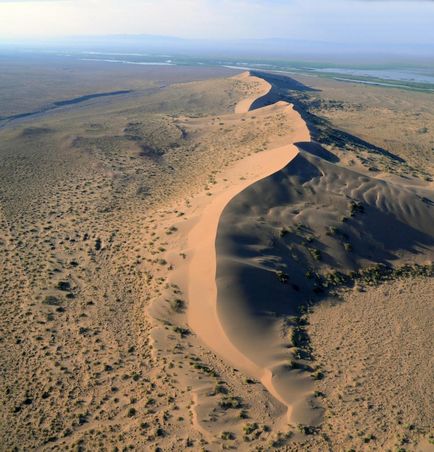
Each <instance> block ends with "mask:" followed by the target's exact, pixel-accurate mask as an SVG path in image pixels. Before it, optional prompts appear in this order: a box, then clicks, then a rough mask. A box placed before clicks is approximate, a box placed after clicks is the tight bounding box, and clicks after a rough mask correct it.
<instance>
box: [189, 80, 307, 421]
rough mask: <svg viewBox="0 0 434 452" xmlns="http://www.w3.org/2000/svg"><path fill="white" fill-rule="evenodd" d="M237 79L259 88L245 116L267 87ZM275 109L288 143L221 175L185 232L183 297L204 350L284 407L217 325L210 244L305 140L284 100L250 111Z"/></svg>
mask: <svg viewBox="0 0 434 452" xmlns="http://www.w3.org/2000/svg"><path fill="white" fill-rule="evenodd" d="M240 77H241V78H243V79H245V78H246V77H249V78H250V79H252V80H255V81H258V82H259V83H260V84H261V85H262V86H261V87H260V90H259V94H258V95H257V96H255V97H250V98H248V99H246V100H244V101H241V102H240V103H239V104H238V105H237V107H236V110H235V111H236V113H237V114H240V115H242V114H248V112H249V110H250V108H251V107H252V105H253V103H254V102H255V101H256V100H258V99H260V98H263V97H266V95H267V93H268V92H269V91H270V90H271V85H270V84H268V83H267V82H265V81H264V80H261V79H258V78H257V77H252V76H250V75H248V74H243V75H241V76H240ZM275 110H277V111H279V112H281V113H282V114H284V115H286V116H288V117H289V118H290V120H291V123H292V125H293V127H292V130H290V131H289V132H288V134H287V135H286V136H285V137H284V138H283V141H284V142H286V143H287V144H285V145H283V146H279V147H277V148H274V149H271V150H267V151H264V152H261V153H258V154H254V155H252V156H250V157H248V158H245V159H243V160H242V161H240V162H238V163H237V164H235V165H234V166H233V167H232V168H231V169H229V170H228V171H227V172H226V173H225V177H226V179H227V180H230V181H232V183H228V184H226V186H224V187H222V188H221V189H220V191H219V193H218V194H216V196H214V197H213V199H212V201H211V202H210V203H209V204H208V205H207V206H206V207H205V209H204V210H203V212H202V213H201V216H200V219H199V221H198V222H197V224H196V225H195V226H194V227H193V228H192V230H191V232H190V233H189V236H188V243H189V248H191V249H193V250H194V254H193V257H192V258H191V261H190V264H189V270H188V281H189V283H188V298H189V302H190V307H189V313H188V321H189V324H190V326H191V327H192V328H193V329H194V331H195V332H196V333H197V334H198V335H199V336H200V338H201V339H202V340H203V341H204V342H205V343H206V344H207V345H208V346H209V347H211V348H212V349H213V350H215V351H216V352H217V353H219V354H220V355H221V356H222V357H224V358H225V359H226V360H227V361H228V362H230V363H231V364H232V365H234V366H236V367H239V368H241V369H243V370H244V371H245V372H246V373H248V374H250V375H252V376H254V377H255V378H258V379H260V380H261V381H262V382H263V384H264V385H265V386H266V388H267V389H268V390H269V391H270V393H271V394H273V395H274V396H275V398H276V399H278V400H280V401H281V402H282V403H283V404H284V405H287V403H286V400H285V398H283V397H282V396H281V395H280V393H279V391H277V390H276V389H275V387H274V382H273V381H272V379H271V378H270V375H271V374H270V372H269V370H268V369H267V368H265V367H264V366H263V364H262V363H261V362H258V361H257V360H256V359H255V358H251V357H249V356H248V355H246V354H245V353H244V351H243V350H241V349H239V347H238V345H237V344H234V343H233V338H232V337H230V336H228V335H227V333H226V331H225V325H224V324H222V323H221V318H220V315H219V307H218V306H217V303H216V301H217V286H216V280H215V275H216V261H217V258H218V256H216V246H215V241H216V235H217V228H218V224H219V221H220V218H221V215H222V212H223V210H224V209H225V208H226V206H227V205H228V204H229V203H230V202H231V200H232V199H233V198H234V197H236V196H237V195H238V194H239V193H241V192H242V191H243V190H245V189H246V188H248V187H249V186H251V185H252V184H254V183H255V182H257V181H259V180H261V179H264V178H267V177H268V176H270V175H272V174H273V173H276V172H277V171H279V170H280V169H282V168H283V167H285V166H286V165H288V164H289V162H291V161H292V160H293V159H294V158H295V157H296V156H297V154H298V149H297V147H296V145H295V143H297V142H304V141H309V140H310V134H309V131H308V129H307V126H306V124H305V123H304V121H303V120H302V118H301V116H300V115H299V114H298V113H297V112H296V111H295V110H294V108H293V106H292V105H290V104H288V103H286V102H276V103H275V104H273V105H270V106H266V107H262V108H260V109H257V110H254V113H255V115H256V116H257V117H258V116H260V115H263V116H265V115H267V114H268V113H269V112H271V111H275ZM250 114H251V113H250ZM233 181H235V183H234V182H233ZM232 312H233V315H234V318H235V319H237V308H236V306H234V307H233V311H232ZM239 320H240V327H241V329H242V328H243V326H242V322H243V320H242V318H240V319H239ZM285 421H286V418H285Z"/></svg>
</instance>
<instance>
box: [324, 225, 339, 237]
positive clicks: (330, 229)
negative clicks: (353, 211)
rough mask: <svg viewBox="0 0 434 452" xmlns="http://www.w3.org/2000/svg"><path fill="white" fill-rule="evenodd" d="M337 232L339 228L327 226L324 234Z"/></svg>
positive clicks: (331, 234)
mask: <svg viewBox="0 0 434 452" xmlns="http://www.w3.org/2000/svg"><path fill="white" fill-rule="evenodd" d="M338 232H339V229H338V228H337V227H336V226H329V227H328V229H327V231H326V235H329V236H333V235H336V234H337V233H338Z"/></svg>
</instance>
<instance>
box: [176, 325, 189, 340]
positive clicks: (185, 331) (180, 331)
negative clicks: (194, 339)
mask: <svg viewBox="0 0 434 452" xmlns="http://www.w3.org/2000/svg"><path fill="white" fill-rule="evenodd" d="M173 331H174V332H175V333H178V334H179V335H180V336H181V337H182V338H184V337H187V336H188V335H190V330H189V329H188V328H184V327H182V326H175V327H173Z"/></svg>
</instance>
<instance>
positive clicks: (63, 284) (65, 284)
mask: <svg viewBox="0 0 434 452" xmlns="http://www.w3.org/2000/svg"><path fill="white" fill-rule="evenodd" d="M56 287H57V288H58V289H59V290H62V291H65V292H67V291H68V290H71V283H70V282H69V281H59V282H58V283H57V286H56Z"/></svg>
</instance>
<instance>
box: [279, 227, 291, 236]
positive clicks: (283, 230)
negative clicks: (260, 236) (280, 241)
mask: <svg viewBox="0 0 434 452" xmlns="http://www.w3.org/2000/svg"><path fill="white" fill-rule="evenodd" d="M288 234H289V230H288V229H287V228H282V229H281V230H280V237H282V238H283V237H285V236H286V235H288Z"/></svg>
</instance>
